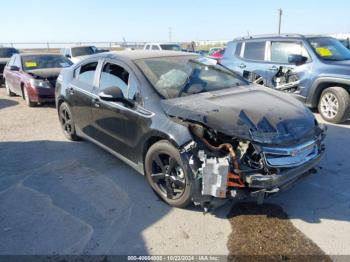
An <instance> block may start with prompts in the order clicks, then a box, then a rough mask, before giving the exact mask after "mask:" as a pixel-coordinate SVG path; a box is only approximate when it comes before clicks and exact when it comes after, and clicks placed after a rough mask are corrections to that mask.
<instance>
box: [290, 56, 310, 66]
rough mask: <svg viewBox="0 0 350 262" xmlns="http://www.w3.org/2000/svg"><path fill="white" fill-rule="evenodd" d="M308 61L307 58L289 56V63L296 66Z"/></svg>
mask: <svg viewBox="0 0 350 262" xmlns="http://www.w3.org/2000/svg"><path fill="white" fill-rule="evenodd" d="M306 61H307V57H305V56H302V55H289V56H288V63H290V64H295V65H302V64H304V63H305V62H306Z"/></svg>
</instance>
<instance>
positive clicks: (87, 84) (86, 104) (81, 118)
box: [66, 59, 99, 135]
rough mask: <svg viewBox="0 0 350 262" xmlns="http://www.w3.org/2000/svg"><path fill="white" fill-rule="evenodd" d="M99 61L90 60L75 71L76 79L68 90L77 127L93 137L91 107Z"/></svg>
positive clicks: (74, 78)
mask: <svg viewBox="0 0 350 262" xmlns="http://www.w3.org/2000/svg"><path fill="white" fill-rule="evenodd" d="M98 70H99V61H98V60H97V59H96V60H89V61H86V62H85V63H84V64H82V65H81V66H79V67H78V68H77V69H75V71H74V77H73V80H72V81H71V83H70V84H69V86H68V88H67V94H66V96H67V98H68V102H69V104H70V106H71V111H72V114H73V119H74V121H75V124H76V126H77V127H78V128H79V129H80V130H81V131H82V132H83V133H85V134H87V135H91V124H92V118H91V106H92V101H93V99H94V98H95V95H94V93H93V89H94V87H95V86H96V81H98V79H97V78H96V76H97V71H98Z"/></svg>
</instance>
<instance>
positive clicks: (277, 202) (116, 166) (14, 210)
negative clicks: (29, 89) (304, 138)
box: [0, 88, 350, 261]
mask: <svg viewBox="0 0 350 262" xmlns="http://www.w3.org/2000/svg"><path fill="white" fill-rule="evenodd" d="M328 133H329V134H328V137H327V147H328V149H327V153H326V156H325V159H324V160H323V161H322V163H321V167H320V168H319V169H318V172H317V174H315V175H312V176H310V177H308V178H306V179H304V180H303V181H301V182H300V183H299V184H297V185H296V186H295V187H293V188H291V189H290V190H288V191H286V192H284V193H281V194H280V195H278V196H277V197H275V198H273V199H271V200H269V201H268V202H267V203H266V204H265V205H263V206H256V205H255V204H252V203H246V202H243V203H241V204H236V205H234V206H233V207H231V206H230V205H226V206H225V207H223V208H221V209H220V210H218V211H216V212H215V213H214V214H207V215H203V213H202V211H201V209H199V208H195V207H193V208H189V209H186V210H182V209H173V208H170V207H169V206H167V205H165V204H164V203H162V202H161V201H159V199H158V198H157V197H156V196H155V195H154V193H153V192H152V190H150V188H149V186H148V185H147V183H146V180H145V179H144V177H142V176H141V175H139V174H137V173H136V172H135V171H134V170H133V169H131V168H130V167H128V166H127V165H125V164H124V163H122V162H121V161H119V160H118V159H116V158H114V157H113V156H111V155H110V154H108V153H106V152H104V151H103V150H101V149H99V148H98V147H97V146H95V145H92V144H91V143H88V142H85V141H81V142H69V141H67V140H66V139H65V138H64V136H63V134H62V131H61V128H60V126H59V122H58V119H57V114H56V110H55V108H54V106H52V105H43V106H40V107H35V108H28V107H27V106H25V104H24V102H23V100H22V99H21V98H19V97H14V98H8V97H7V96H6V95H5V90H4V88H0V254H124V255H125V254H157V255H159V254H164V255H169V254H181V255H183V254H192V255H194V254H208V255H227V254H231V255H233V256H237V255H246V254H256V255H261V254H263V255H278V257H277V258H285V257H284V256H286V257H287V258H293V257H291V255H293V254H294V255H295V254H298V255H299V254H300V255H308V254H312V255H314V256H316V257H317V258H320V259H321V260H324V261H327V260H328V259H329V258H328V257H327V256H325V255H324V253H325V254H327V255H332V256H333V255H350V193H349V187H350V178H349V170H350V161H349V160H348V158H349V155H350V154H349V149H348V145H349V144H350V128H349V123H346V124H345V125H329V132H328ZM282 207H283V209H282ZM287 214H288V215H287ZM33 239H35V241H33ZM279 256H282V257H279ZM241 258H244V257H241ZM249 258H250V259H251V257H249ZM309 258H310V257H309ZM334 258H338V259H339V257H332V259H334Z"/></svg>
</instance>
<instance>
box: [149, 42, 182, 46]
mask: <svg viewBox="0 0 350 262" xmlns="http://www.w3.org/2000/svg"><path fill="white" fill-rule="evenodd" d="M145 45H180V44H179V43H166V42H165V43H159V42H158V43H146V44H145Z"/></svg>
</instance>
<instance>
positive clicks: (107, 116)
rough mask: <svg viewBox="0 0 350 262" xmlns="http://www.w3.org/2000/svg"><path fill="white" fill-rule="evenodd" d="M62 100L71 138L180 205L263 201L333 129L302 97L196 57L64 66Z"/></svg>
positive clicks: (154, 56) (170, 55)
mask: <svg viewBox="0 0 350 262" xmlns="http://www.w3.org/2000/svg"><path fill="white" fill-rule="evenodd" d="M56 105H57V110H58V115H59V120H60V123H61V125H62V129H63V132H64V134H65V135H66V137H67V138H68V139H71V140H77V139H79V138H84V139H87V140H90V141H92V142H93V143H95V144H97V145H98V146H100V147H102V148H104V149H105V150H107V151H109V152H110V153H112V154H114V155H115V156H117V157H118V158H120V159H121V160H123V161H125V162H126V163H128V164H129V165H130V166H132V167H133V168H135V169H136V170H138V171H139V172H140V173H142V174H145V175H146V178H147V180H148V182H149V184H150V185H151V187H152V188H153V190H154V191H155V192H156V193H157V194H158V195H159V196H160V197H161V198H162V199H163V200H164V201H165V202H167V203H168V204H170V205H172V206H175V207H185V206H187V205H188V204H190V203H191V202H193V203H195V204H200V205H202V206H203V207H204V208H205V209H209V208H210V207H212V206H213V205H216V204H217V203H222V202H225V201H226V200H228V199H245V198H255V199H257V200H258V201H259V202H261V201H263V199H265V198H266V197H268V196H270V195H272V194H275V193H278V192H279V191H281V190H283V189H284V188H286V187H287V186H289V185H290V184H292V183H294V182H296V181H297V180H298V179H299V178H301V177H303V176H304V175H307V174H309V173H311V172H310V170H312V169H313V168H314V167H315V166H316V165H317V163H318V162H319V161H320V159H321V157H322V155H323V153H324V150H325V147H324V145H323V139H324V135H325V130H324V128H323V127H322V126H321V125H319V124H318V122H317V121H316V119H315V118H314V116H313V114H312V113H311V112H310V110H309V109H307V108H306V107H305V106H304V105H302V104H301V103H300V102H299V101H297V100H295V99H294V98H292V97H291V96H288V95H286V94H280V93H279V92H276V91H274V90H271V89H269V88H265V87H261V86H255V85H249V84H248V83H247V82H246V81H245V80H244V79H242V78H241V77H240V76H238V75H236V74H235V73H233V72H232V71H230V70H228V69H227V68H225V67H223V66H221V65H218V64H216V62H214V61H213V60H211V59H207V58H204V57H200V56H196V55H194V54H190V53H181V52H167V51H162V52H158V51H155V52H153V51H122V52H114V53H102V54H98V55H94V56H91V57H89V58H87V59H85V60H84V61H82V62H80V63H79V64H77V65H74V66H72V67H70V68H67V69H64V70H63V71H62V72H61V74H60V76H59V77H58V80H57V84H56ZM130 186H131V185H130Z"/></svg>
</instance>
